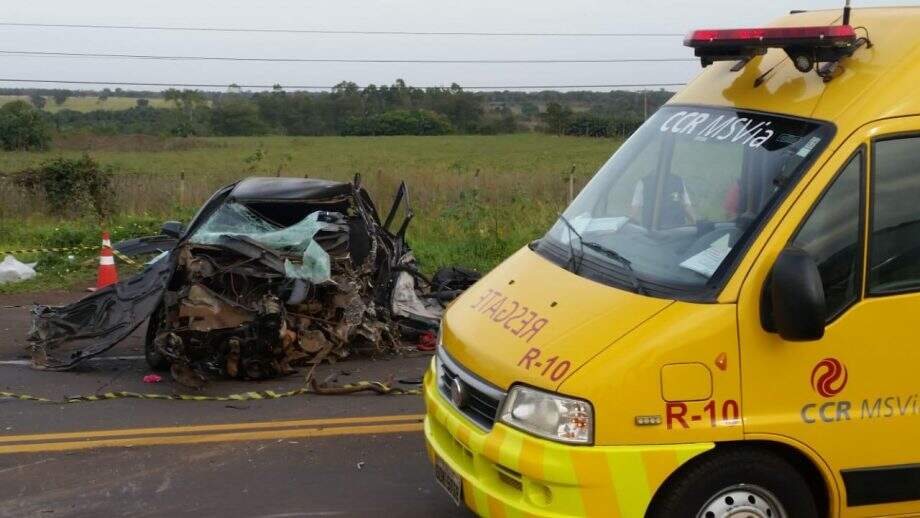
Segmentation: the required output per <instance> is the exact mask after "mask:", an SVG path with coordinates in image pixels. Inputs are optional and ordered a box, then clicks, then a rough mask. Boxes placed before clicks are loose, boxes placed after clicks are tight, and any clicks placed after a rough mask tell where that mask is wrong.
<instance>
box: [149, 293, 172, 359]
mask: <svg viewBox="0 0 920 518" xmlns="http://www.w3.org/2000/svg"><path fill="white" fill-rule="evenodd" d="M162 318H163V306H157V309H155V310H154V311H153V313H151V314H150V320H148V321H147V335H146V337H145V339H144V358H146V359H147V365H148V366H149V367H150V368H151V369H153V370H154V371H165V370H167V369H169V360H167V359H166V357H164V356H163V355H162V354H160V353H158V352H157V346H156V344H155V343H154V340H155V339H156V337H157V332H158V331H159V328H160V320H161V319H162Z"/></svg>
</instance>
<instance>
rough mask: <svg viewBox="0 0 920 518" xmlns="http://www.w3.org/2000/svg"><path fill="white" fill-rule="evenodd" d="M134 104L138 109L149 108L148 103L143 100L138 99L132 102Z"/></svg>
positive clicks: (146, 100)
mask: <svg viewBox="0 0 920 518" xmlns="http://www.w3.org/2000/svg"><path fill="white" fill-rule="evenodd" d="M134 103H135V104H137V107H138V108H146V107H147V106H150V101H149V100H148V99H144V98H140V99H138V100H136V101H134Z"/></svg>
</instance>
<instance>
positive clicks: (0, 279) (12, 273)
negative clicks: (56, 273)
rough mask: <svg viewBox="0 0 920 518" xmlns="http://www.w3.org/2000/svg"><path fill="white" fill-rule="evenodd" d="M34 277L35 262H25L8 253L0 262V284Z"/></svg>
mask: <svg viewBox="0 0 920 518" xmlns="http://www.w3.org/2000/svg"><path fill="white" fill-rule="evenodd" d="M32 277H35V263H32V264H25V263H21V262H19V261H17V260H16V258H15V257H13V256H11V255H8V256H6V257H5V258H4V259H3V262H2V263H0V284H6V283H8V282H17V281H24V280H26V279H31V278H32Z"/></svg>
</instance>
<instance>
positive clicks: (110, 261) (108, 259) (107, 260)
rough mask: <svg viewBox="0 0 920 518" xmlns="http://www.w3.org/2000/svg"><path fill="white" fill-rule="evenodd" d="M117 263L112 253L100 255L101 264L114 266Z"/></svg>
mask: <svg viewBox="0 0 920 518" xmlns="http://www.w3.org/2000/svg"><path fill="white" fill-rule="evenodd" d="M114 264H115V258H114V257H112V256H111V255H102V256H99V265H100V266H112V265H114Z"/></svg>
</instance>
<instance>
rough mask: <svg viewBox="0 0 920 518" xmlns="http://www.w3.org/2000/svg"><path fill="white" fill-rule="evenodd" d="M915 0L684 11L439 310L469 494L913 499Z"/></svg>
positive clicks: (732, 510) (917, 359)
mask: <svg viewBox="0 0 920 518" xmlns="http://www.w3.org/2000/svg"><path fill="white" fill-rule="evenodd" d="M918 37H920V9H913V8H878V9H854V10H853V11H852V13H850V12H847V13H845V14H844V13H843V12H839V11H820V12H799V13H793V14H790V15H789V16H787V17H784V18H782V19H780V20H779V21H777V22H776V23H775V24H773V26H772V27H771V28H766V29H742V30H713V31H697V32H695V33H692V34H691V35H690V36H689V37H688V39H687V40H686V42H685V43H686V44H687V45H689V46H691V47H693V48H694V49H695V52H696V55H697V56H699V57H700V59H701V60H702V62H703V64H704V65H706V67H705V69H704V71H703V72H702V73H701V75H700V76H699V77H698V78H696V79H695V80H694V81H693V82H692V83H691V84H690V85H689V86H687V87H686V88H685V89H684V90H683V91H682V92H680V93H679V94H678V95H676V96H675V97H674V98H673V100H671V101H670V102H669V103H668V104H667V105H666V106H664V107H663V108H662V109H661V110H659V111H658V112H657V113H656V114H655V115H654V116H653V117H651V118H650V119H649V120H648V121H647V123H646V124H645V125H643V126H642V127H641V128H640V129H639V130H638V131H637V132H636V133H635V134H634V135H633V136H632V137H631V138H630V139H629V140H628V141H627V142H626V143H624V144H623V145H622V146H621V147H620V148H619V149H618V150H617V151H616V153H615V154H614V155H613V157H612V158H610V160H609V161H608V162H607V163H606V164H605V165H604V166H603V167H601V169H600V170H599V171H598V172H597V174H596V175H595V177H594V178H593V179H592V180H591V181H590V183H589V184H588V185H587V186H586V187H585V188H584V190H583V191H582V192H581V193H580V194H579V196H578V197H577V198H576V199H575V201H574V202H573V203H572V205H571V206H570V207H569V208H568V209H567V210H565V212H564V213H563V214H562V216H561V217H560V218H559V220H558V221H557V222H556V223H555V224H554V225H553V226H552V228H551V229H549V231H548V232H547V233H546V235H545V236H543V237H541V238H540V239H538V240H536V241H534V242H533V243H531V244H530V245H529V246H526V247H524V248H523V249H521V250H520V251H518V252H517V253H515V254H514V255H513V256H512V257H510V258H508V259H507V260H506V261H505V262H504V263H503V264H501V265H500V266H498V267H497V268H496V269H495V270H493V271H492V272H491V273H489V274H488V275H487V276H486V277H485V278H483V279H482V280H481V281H480V282H479V283H478V284H476V285H475V286H474V287H472V288H471V289H469V290H468V291H467V292H466V293H465V294H464V295H463V296H462V297H461V298H459V299H458V300H456V301H455V302H454V303H453V305H452V306H451V307H450V308H449V309H448V311H447V312H446V315H445V317H444V320H443V324H442V330H441V337H440V344H439V348H438V352H437V355H436V357H435V359H434V361H433V362H432V366H431V369H430V370H429V372H428V373H427V375H426V378H425V402H426V406H427V416H426V419H425V435H426V442H427V445H428V452H429V454H430V457H431V460H432V462H433V464H434V466H435V475H436V476H437V478H438V480H439V481H440V482H441V483H442V485H443V486H444V487H445V488H446V489H447V490H448V493H449V494H450V495H451V496H452V497H453V498H454V499H456V501H457V503H458V505H459V504H461V503H463V504H465V505H466V506H468V507H469V508H471V509H472V510H473V511H474V512H476V513H477V514H479V515H482V516H491V517H505V516H507V517H525V516H582V515H590V516H606V517H618V516H620V517H639V516H649V517H668V518H673V517H684V516H689V517H701V518H712V517H720V518H721V517H745V518H747V517H759V518H774V517H790V518H802V517H811V516H846V517H850V516H908V515H910V516H917V515H920V396H918V393H920V43H918V42H920V40H918Z"/></svg>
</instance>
